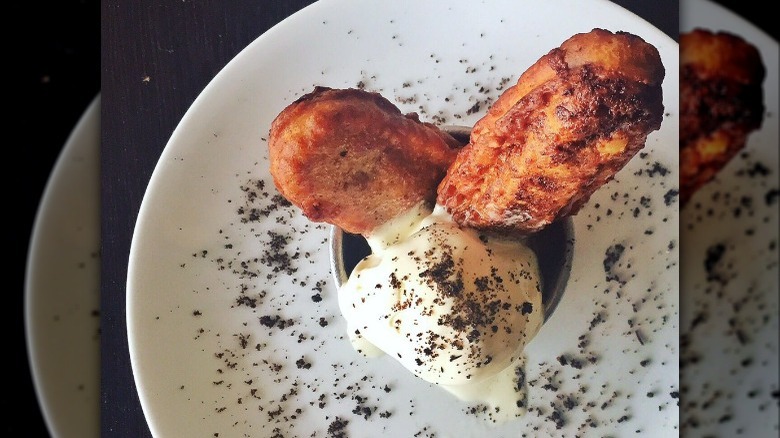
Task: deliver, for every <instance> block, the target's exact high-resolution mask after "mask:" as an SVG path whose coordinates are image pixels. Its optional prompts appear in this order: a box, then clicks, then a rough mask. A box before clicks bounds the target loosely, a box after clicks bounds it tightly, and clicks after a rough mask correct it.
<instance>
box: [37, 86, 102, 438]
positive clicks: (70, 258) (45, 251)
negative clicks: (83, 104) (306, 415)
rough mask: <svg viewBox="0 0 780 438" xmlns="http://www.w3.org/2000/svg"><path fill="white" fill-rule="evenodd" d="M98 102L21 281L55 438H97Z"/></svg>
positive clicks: (54, 179) (59, 179) (41, 219)
mask: <svg viewBox="0 0 780 438" xmlns="http://www.w3.org/2000/svg"><path fill="white" fill-rule="evenodd" d="M99 116H100V98H99V96H98V97H95V99H93V101H92V102H91V103H90V105H89V106H88V107H87V109H86V111H85V112H84V114H82V116H81V118H80V119H79V121H78V123H77V124H76V126H75V127H74V128H73V131H72V132H71V134H70V136H69V137H68V140H67V142H66V143H65V146H64V147H63V150H62V152H61V153H60V155H59V157H58V158H57V161H56V163H55V166H54V169H53V171H52V173H51V175H50V177H49V180H48V182H47V183H46V189H45V191H44V194H43V197H42V199H41V202H40V205H39V207H38V212H37V214H36V217H35V224H34V226H33V232H32V237H31V239H30V246H29V248H30V250H29V255H28V259H27V270H26V273H25V325H26V327H25V328H26V336H27V346H28V352H29V359H30V364H31V368H32V370H31V371H32V376H33V382H34V385H35V389H36V393H37V396H38V400H39V403H40V405H41V409H42V412H43V416H44V419H45V421H46V425H47V427H48V429H49V432H50V433H51V434H52V436H54V437H57V438H71V437H72V438H76V437H97V436H99V435H100V432H99V426H100V420H99V419H100V337H99V330H100V314H99V307H100V256H99V251H100V202H99V199H100V161H99V156H100V154H99V151H100V121H99Z"/></svg>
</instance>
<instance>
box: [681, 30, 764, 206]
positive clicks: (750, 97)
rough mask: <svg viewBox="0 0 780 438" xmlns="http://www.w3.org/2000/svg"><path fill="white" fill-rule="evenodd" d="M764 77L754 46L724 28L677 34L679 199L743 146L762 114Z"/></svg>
mask: <svg viewBox="0 0 780 438" xmlns="http://www.w3.org/2000/svg"><path fill="white" fill-rule="evenodd" d="M765 75H766V71H765V68H764V65H763V63H762V60H761V55H760V53H759V52H758V49H757V48H756V47H755V46H753V45H752V44H750V43H748V42H747V41H745V40H744V39H743V38H742V37H740V36H738V35H734V34H732V33H729V32H725V31H719V32H713V31H710V30H707V29H694V30H692V31H690V32H686V33H682V34H681V35H680V201H681V204H682V205H685V204H687V202H688V201H689V200H690V199H691V197H692V196H693V194H694V193H695V192H696V191H697V190H698V189H700V188H701V187H702V186H704V185H705V184H706V183H707V182H709V181H711V180H712V179H713V178H714V177H715V175H716V174H717V173H718V172H719V171H720V170H721V169H722V168H723V167H724V166H726V164H728V162H729V161H731V159H732V158H733V157H734V156H735V155H736V154H737V153H738V152H739V151H740V150H742V149H743V148H744V147H745V144H746V143H747V138H748V135H749V134H750V133H751V132H753V131H754V130H756V129H759V128H760V127H761V124H762V120H763V116H764V100H763V99H764V95H763V88H762V82H763V80H764V77H765Z"/></svg>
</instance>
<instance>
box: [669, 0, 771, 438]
mask: <svg viewBox="0 0 780 438" xmlns="http://www.w3.org/2000/svg"><path fill="white" fill-rule="evenodd" d="M681 5H682V8H681V16H680V21H681V30H682V31H689V30H691V29H693V28H695V27H702V28H706V29H709V30H712V31H719V30H725V31H729V32H731V33H734V34H737V35H740V36H741V37H742V38H744V39H745V40H746V41H748V42H750V43H752V44H753V45H755V46H756V47H757V48H758V50H759V52H760V53H761V57H762V59H763V62H764V65H765V67H766V70H767V77H766V79H765V81H764V103H765V106H766V113H765V117H764V121H763V124H762V127H761V129H760V130H758V131H755V132H754V133H752V134H751V135H750V137H749V138H748V143H747V145H746V146H745V149H743V151H742V153H741V154H740V155H738V156H737V157H735V158H734V159H733V160H732V161H731V162H729V164H728V165H727V166H726V167H725V168H723V169H722V170H721V171H720V173H718V175H717V176H716V178H715V180H713V181H712V182H710V183H709V184H707V185H706V186H704V187H703V188H702V189H700V190H699V191H698V192H697V193H696V194H695V195H694V197H693V198H691V200H690V201H689V203H688V204H687V205H686V206H685V208H684V209H683V211H682V212H681V216H680V228H681V233H682V235H681V237H682V245H681V248H682V250H681V257H682V258H681V264H682V266H683V271H682V275H681V284H680V287H681V292H680V293H681V296H682V304H681V306H682V312H681V315H680V321H681V334H682V339H683V340H684V342H683V349H682V354H681V355H682V366H681V377H682V379H683V381H684V382H685V388H684V389H685V390H684V391H683V393H682V399H683V404H682V405H681V408H683V416H682V419H681V428H682V431H683V432H685V434H686V436H692V437H697V436H713V435H718V436H749V437H776V436H777V433H778V399H777V397H778V394H777V392H778V338H777V333H778V295H779V294H780V292H779V289H780V288H778V275H779V274H780V272H779V271H780V269H779V268H778V260H779V257H778V251H779V250H778V216H780V213H779V212H778V187H779V186H780V168H779V166H778V139H779V138H780V136H779V135H778V132H779V131H780V129H779V128H778V114H779V113H778V44H777V41H776V40H774V39H773V38H771V37H770V36H769V35H767V34H766V33H764V32H763V31H761V30H760V29H758V28H757V27H756V26H754V25H753V24H751V23H750V22H748V21H746V20H745V19H743V18H742V17H740V16H738V15H735V14H734V13H732V12H731V11H729V10H727V9H724V8H723V7H721V6H719V5H717V4H714V3H711V2H709V1H705V0H686V1H684V2H681Z"/></svg>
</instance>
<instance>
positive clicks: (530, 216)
mask: <svg viewBox="0 0 780 438" xmlns="http://www.w3.org/2000/svg"><path fill="white" fill-rule="evenodd" d="M664 73H665V71H664V66H663V64H662V63H661V58H660V55H659V53H658V50H657V49H656V48H655V47H654V46H652V45H651V44H649V43H647V42H645V41H644V40H643V39H641V38H640V37H638V36H636V35H632V34H629V33H626V32H615V33H613V32H610V31H607V30H603V29H594V30H592V31H591V32H587V33H581V34H577V35H574V36H572V37H571V38H569V39H568V40H566V41H565V42H564V43H563V44H562V45H561V46H560V47H558V48H555V49H553V50H551V51H550V52H549V53H547V54H546V55H544V56H542V57H541V58H540V59H539V60H538V61H537V62H536V63H535V64H533V65H532V66H531V67H530V68H529V69H528V70H526V71H525V72H524V73H523V74H522V75H521V76H520V78H519V79H518V81H517V83H516V84H515V85H514V86H512V87H511V88H509V89H508V90H507V91H505V92H504V93H503V94H502V95H501V96H500V97H499V99H498V100H497V101H496V102H495V103H494V104H493V105H492V106H491V108H490V109H489V110H488V113H487V114H486V115H485V116H484V117H483V118H482V119H480V120H479V121H478V122H477V123H476V125H475V126H474V129H473V130H472V134H471V138H470V143H469V144H468V145H466V146H465V147H464V148H463V149H462V150H461V151H460V153H459V154H458V157H457V159H456V160H455V162H454V163H453V164H452V166H450V169H449V171H448V173H447V175H446V177H445V178H444V180H443V181H442V183H441V184H440V186H439V189H438V203H439V204H441V205H443V206H445V207H446V209H447V210H448V211H449V212H450V213H451V214H452V215H453V218H454V219H455V221H456V222H458V223H460V224H461V225H465V226H470V227H474V228H478V229H483V230H491V231H501V232H511V233H515V234H528V233H533V232H535V231H538V230H540V229H542V228H543V227H545V226H546V225H548V224H550V223H551V222H553V221H555V220H557V219H559V218H562V217H564V216H567V215H573V214H576V213H577V211H578V210H579V209H580V208H581V207H582V205H583V204H584V203H585V202H586V201H587V200H588V198H589V197H590V196H591V194H592V193H593V192H594V191H595V190H596V189H597V188H599V187H600V186H602V185H603V184H605V183H606V182H607V181H609V180H610V179H611V178H612V177H613V176H614V175H615V173H616V172H617V171H618V170H620V169H621V168H622V167H623V166H624V165H625V164H626V163H627V162H628V161H629V160H630V159H631V158H632V157H633V156H634V155H635V154H636V153H637V152H638V151H639V150H640V149H641V148H642V147H644V145H645V141H646V138H647V136H648V134H649V133H650V132H652V131H654V130H656V129H658V128H659V127H660V125H661V120H662V117H663V102H662V89H661V82H662V80H663V77H664Z"/></svg>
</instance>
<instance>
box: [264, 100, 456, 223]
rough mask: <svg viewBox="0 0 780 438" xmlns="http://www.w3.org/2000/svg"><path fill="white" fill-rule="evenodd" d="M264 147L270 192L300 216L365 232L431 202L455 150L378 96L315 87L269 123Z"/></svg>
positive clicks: (448, 139) (445, 139)
mask: <svg viewBox="0 0 780 438" xmlns="http://www.w3.org/2000/svg"><path fill="white" fill-rule="evenodd" d="M268 146H269V158H270V166H271V167H270V170H271V175H272V176H273V179H274V183H275V185H276V187H277V189H278V190H279V191H280V193H281V194H282V195H283V196H284V197H285V198H287V199H288V200H289V201H290V202H291V203H293V204H294V205H296V206H298V207H300V208H301V210H302V211H303V213H304V215H306V217H307V218H309V219H310V220H312V221H313V222H326V223H330V224H333V225H336V226H338V227H340V228H342V229H343V230H345V231H347V232H350V233H355V234H363V235H369V234H370V233H371V232H372V231H373V230H374V229H375V228H376V227H378V226H379V225H381V224H383V223H385V222H387V221H388V220H390V219H392V218H394V217H396V216H397V215H399V214H400V213H403V212H405V211H407V210H408V209H410V208H412V207H413V206H415V205H417V204H418V203H420V202H423V201H425V202H429V203H431V204H433V202H435V199H436V187H437V185H438V183H439V181H441V179H442V177H443V176H444V174H445V172H446V170H447V167H449V165H450V164H451V163H452V161H453V160H454V159H455V155H456V153H457V149H458V148H459V146H460V145H459V144H458V143H457V142H456V141H455V140H454V139H453V138H452V137H451V136H449V134H446V133H444V132H443V131H441V130H439V129H438V127H436V126H435V125H433V124H430V123H424V122H421V121H420V120H419V117H418V116H417V114H416V113H410V114H406V115H404V114H402V113H401V111H400V110H399V109H398V108H397V107H396V106H395V105H393V104H392V103H391V102H390V101H389V100H387V99H385V98H384V97H382V96H381V95H379V94H378V93H374V92H369V91H365V90H361V89H352V88H350V89H332V88H328V87H315V89H314V91H312V92H310V93H308V94H306V95H304V96H302V97H301V98H299V99H298V100H296V101H295V102H293V103H292V104H290V105H289V106H288V107H286V108H285V109H284V110H282V112H281V113H280V114H279V115H278V116H277V117H276V119H274V121H273V122H272V124H271V129H270V133H269V137H268Z"/></svg>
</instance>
